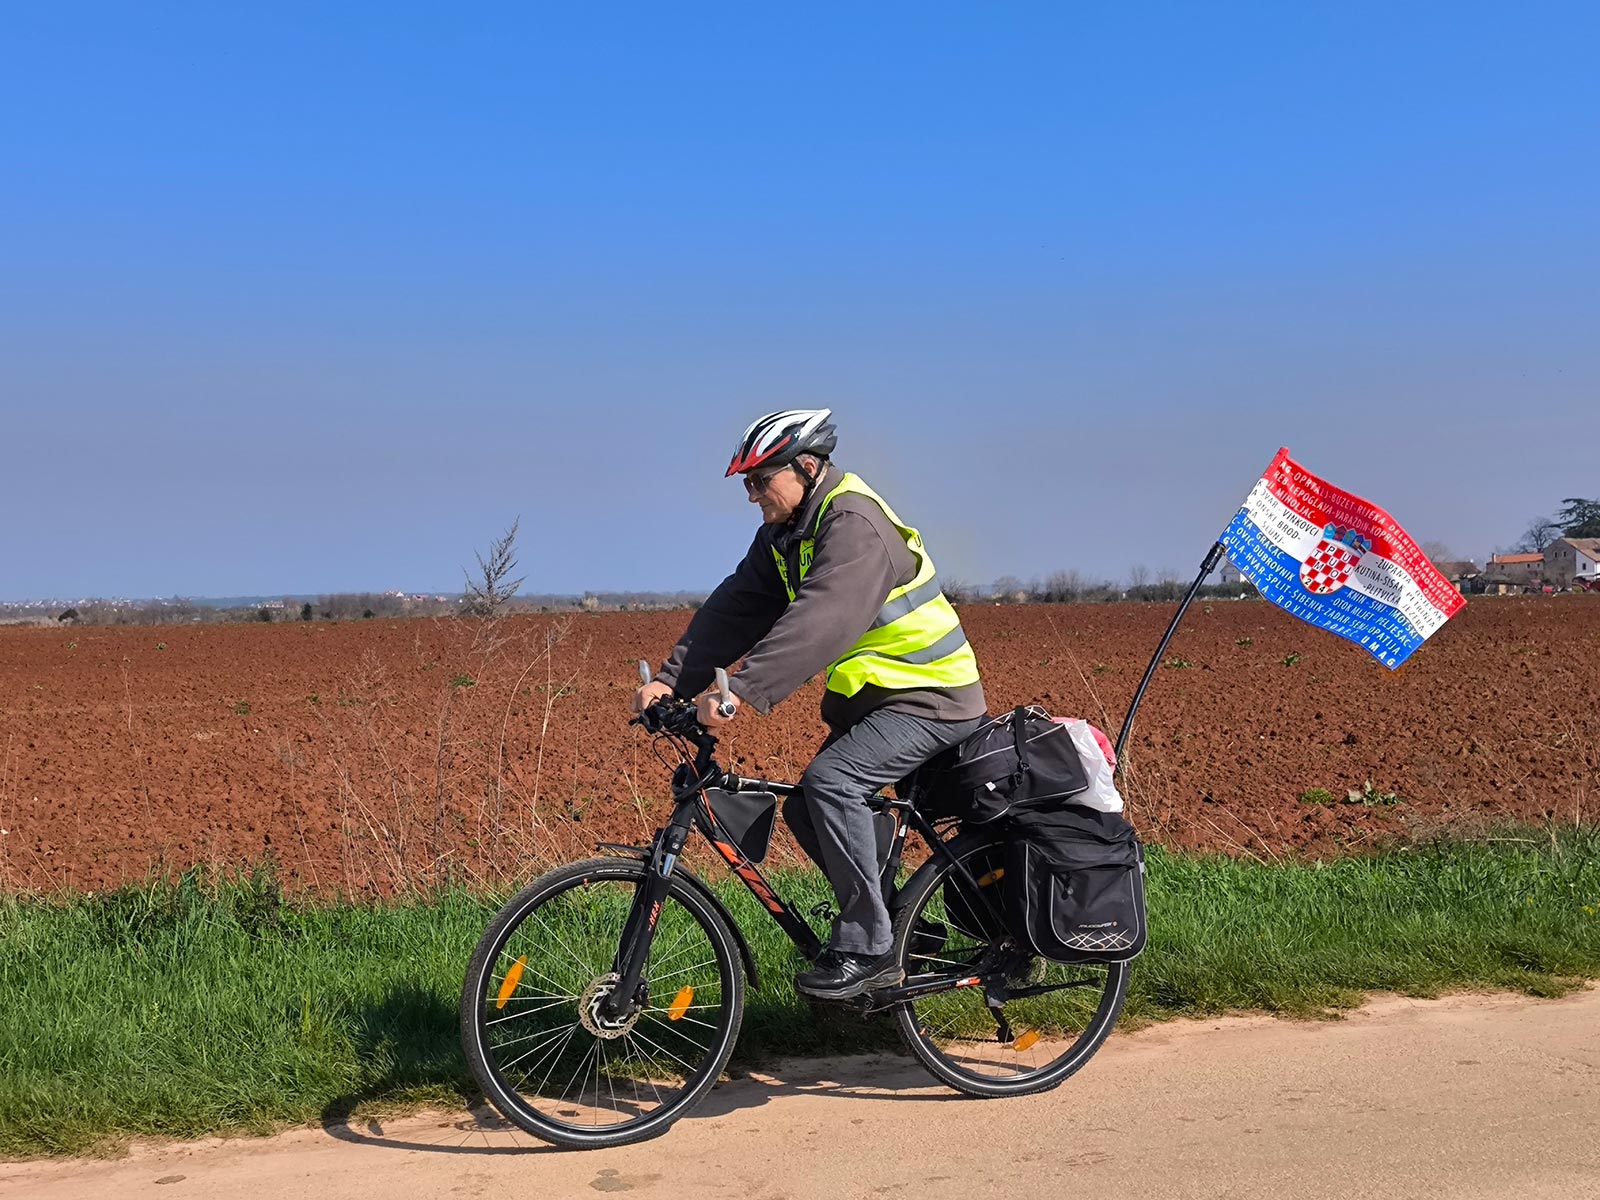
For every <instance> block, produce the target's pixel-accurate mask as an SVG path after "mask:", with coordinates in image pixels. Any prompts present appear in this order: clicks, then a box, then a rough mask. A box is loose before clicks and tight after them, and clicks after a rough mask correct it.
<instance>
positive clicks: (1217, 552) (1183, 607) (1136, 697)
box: [1117, 542, 1223, 771]
mask: <svg viewBox="0 0 1600 1200" xmlns="http://www.w3.org/2000/svg"><path fill="white" fill-rule="evenodd" d="M1222 553H1223V550H1222V543H1221V542H1218V543H1217V544H1216V545H1214V546H1212V547H1211V550H1210V552H1209V553H1208V554H1207V555H1206V560H1205V562H1203V563H1201V564H1200V574H1198V575H1196V576H1195V577H1194V582H1193V583H1191V584H1190V585H1189V591H1188V593H1187V594H1186V595H1185V596H1184V598H1183V603H1182V604H1180V605H1178V611H1177V612H1175V613H1173V614H1172V624H1170V625H1168V626H1167V632H1166V633H1164V634H1163V635H1162V636H1161V644H1160V645H1159V646H1157V647H1156V652H1155V654H1154V655H1153V656H1152V657H1151V659H1150V665H1149V666H1148V667H1146V668H1145V669H1144V678H1143V679H1141V680H1139V690H1138V691H1136V692H1135V693H1134V694H1133V703H1132V704H1130V705H1128V715H1127V716H1126V717H1125V718H1124V719H1123V722H1122V732H1121V733H1119V734H1117V769H1118V770H1119V771H1120V770H1121V769H1122V750H1123V747H1124V746H1126V745H1127V744H1128V735H1129V734H1130V733H1132V732H1133V718H1134V714H1136V713H1137V712H1138V711H1139V702H1140V701H1141V700H1143V699H1144V690H1145V688H1147V687H1149V686H1150V677H1151V676H1152V675H1154V674H1155V673H1156V667H1158V666H1160V665H1161V656H1162V655H1163V654H1165V653H1166V652H1167V643H1168V642H1170V641H1171V640H1172V635H1173V634H1174V633H1176V632H1177V629H1178V622H1179V621H1181V620H1183V614H1184V613H1186V612H1188V611H1189V605H1190V604H1192V603H1193V602H1194V598H1195V596H1196V595H1197V594H1198V593H1199V591H1200V585H1201V584H1203V583H1205V581H1206V576H1207V575H1210V574H1211V572H1213V571H1215V570H1216V569H1217V564H1218V563H1220V562H1221V561H1222Z"/></svg>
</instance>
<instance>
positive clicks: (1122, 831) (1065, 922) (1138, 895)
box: [1003, 805, 1146, 962]
mask: <svg viewBox="0 0 1600 1200" xmlns="http://www.w3.org/2000/svg"><path fill="white" fill-rule="evenodd" d="M1005 825H1006V837H1005V864H1006V866H1005V888H1004V890H1003V897H1004V901H1005V909H1006V923H1007V924H1008V925H1010V926H1011V930H1012V932H1013V933H1014V934H1016V936H1017V937H1019V938H1021V939H1022V941H1023V942H1024V943H1026V944H1027V945H1028V946H1030V947H1031V948H1032V949H1033V950H1034V951H1035V952H1037V953H1038V954H1040V955H1042V956H1043V957H1045V958H1049V959H1054V960H1055V961H1057V962H1126V961H1127V960H1129V959H1131V958H1133V957H1135V956H1136V955H1138V954H1139V952H1140V951H1142V950H1143V949H1144V946H1145V938H1146V925H1145V908H1144V847H1143V846H1141V845H1140V844H1139V839H1138V838H1137V837H1136V836H1135V835H1134V832H1133V826H1131V825H1129V824H1128V823H1127V822H1126V821H1124V820H1123V819H1122V817H1121V816H1119V815H1118V814H1116V813H1106V812H1096V811H1095V810H1094V809H1089V808H1082V807H1079V806H1077V805H1065V806H1062V807H1061V808H1059V809H1055V810H1053V811H1049V812H1045V811H1026V812H1017V813H1014V814H1013V815H1012V816H1010V817H1008V818H1007V819H1006V821H1005Z"/></svg>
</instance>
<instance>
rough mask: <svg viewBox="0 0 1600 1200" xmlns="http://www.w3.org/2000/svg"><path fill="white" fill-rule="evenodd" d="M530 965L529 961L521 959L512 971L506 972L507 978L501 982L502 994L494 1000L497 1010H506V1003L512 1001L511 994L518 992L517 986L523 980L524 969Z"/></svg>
mask: <svg viewBox="0 0 1600 1200" xmlns="http://www.w3.org/2000/svg"><path fill="white" fill-rule="evenodd" d="M527 965H528V960H527V959H525V958H519V959H517V961H516V962H514V963H512V964H511V970H509V971H507V972H506V977H505V978H504V979H502V980H501V981H500V994H499V995H498V996H496V997H495V998H494V1006H495V1007H496V1008H504V1007H505V1006H506V1001H507V1000H509V999H511V993H512V992H514V991H516V990H517V984H518V983H519V982H520V981H521V979H522V968H523V967H525V966H527Z"/></svg>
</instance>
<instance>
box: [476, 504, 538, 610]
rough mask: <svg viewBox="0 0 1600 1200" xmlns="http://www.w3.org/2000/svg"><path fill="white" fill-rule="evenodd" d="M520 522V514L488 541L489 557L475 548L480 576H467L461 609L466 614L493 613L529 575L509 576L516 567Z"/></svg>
mask: <svg viewBox="0 0 1600 1200" xmlns="http://www.w3.org/2000/svg"><path fill="white" fill-rule="evenodd" d="M521 523H522V518H521V517H518V518H517V519H516V520H514V521H512V522H511V528H510V529H508V530H506V531H505V533H504V534H502V535H501V536H500V537H497V538H495V539H494V541H492V542H490V543H489V557H488V558H485V557H484V556H483V555H481V554H476V552H474V553H475V557H476V558H477V560H478V577H477V578H476V579H475V578H473V577H472V576H470V575H468V576H467V587H466V591H465V592H464V593H463V595H462V597H461V611H462V613H463V614H464V615H465V616H469V617H492V616H494V615H495V613H497V612H498V611H499V610H500V609H501V608H502V607H504V605H505V602H506V601H507V600H509V599H511V597H512V596H514V595H516V592H517V589H518V588H519V587H521V586H522V581H523V579H525V578H526V576H518V577H517V578H516V579H508V578H507V576H509V575H510V574H511V572H512V571H514V570H516V567H517V554H516V547H517V527H518V526H519V525H520V524H521Z"/></svg>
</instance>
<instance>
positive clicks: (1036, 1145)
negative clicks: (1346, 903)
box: [0, 989, 1600, 1200]
mask: <svg viewBox="0 0 1600 1200" xmlns="http://www.w3.org/2000/svg"><path fill="white" fill-rule="evenodd" d="M609 1192H630V1193H632V1194H633V1195H635V1196H638V1197H641V1198H643V1197H653V1196H668V1195H673V1196H694V1197H723V1196H728V1197H735V1196H736V1197H750V1198H752V1200H788V1198H791V1197H793V1198H798V1197H811V1196H825V1197H829V1198H830V1200H832V1198H838V1197H878V1196H884V1197H896V1196H904V1197H916V1198H919V1200H920V1198H923V1197H945V1196H961V1197H970V1196H972V1195H974V1194H978V1195H1002V1194H1003V1195H1008V1196H1017V1195H1024V1196H1026V1195H1043V1196H1071V1195H1074V1194H1076V1195H1080V1196H1093V1197H1095V1198H1096V1200H1117V1198H1120V1197H1139V1198H1140V1200H1148V1198H1151V1197H1162V1198H1184V1197H1202V1196H1203V1197H1229V1198H1238V1200H1242V1198H1244V1197H1294V1198H1295V1200H1312V1198H1316V1197H1340V1198H1341V1200H1348V1198H1364V1197H1396V1196H1406V1197H1412V1196H1415V1197H1424V1196H1426V1197H1473V1198H1483V1200H1489V1198H1493V1200H1507V1198H1515V1200H1539V1198H1543V1197H1552V1198H1554V1197H1560V1198H1561V1200H1584V1198H1588V1197H1597V1198H1600V990H1594V989H1592V990H1590V991H1588V992H1585V993H1582V994H1580V995H1576V996H1572V997H1569V998H1567V999H1565V1000H1560V1001H1546V1002H1541V1001H1532V1000H1528V999H1525V998H1522V997H1509V996H1495V997H1455V998H1451V999H1446V1000H1442V1001H1408V1000H1399V999H1382V1000H1378V1001H1375V1002H1374V1003H1372V1004H1370V1005H1369V1006H1367V1007H1366V1008H1365V1009H1363V1010H1361V1011H1360V1012H1357V1013H1355V1014H1353V1015H1351V1016H1350V1017H1349V1018H1347V1019H1346V1020H1344V1021H1340V1022H1336V1023H1315V1024H1312V1023H1291V1022H1280V1021H1272V1020H1268V1019H1260V1018H1247V1019H1229V1020H1222V1021H1205V1022H1183V1023H1179V1024H1174V1025H1166V1026H1160V1027H1157V1028H1154V1029H1150V1030H1146V1031H1144V1032H1142V1033H1138V1034H1133V1035H1128V1036H1122V1037H1114V1038H1113V1039H1112V1041H1111V1043H1110V1044H1109V1045H1108V1046H1107V1047H1106V1048H1105V1049H1104V1050H1102V1051H1101V1053H1100V1055H1099V1056H1098V1057H1097V1058H1096V1059H1095V1061H1094V1062H1092V1063H1091V1064H1090V1065H1089V1066H1088V1067H1087V1068H1085V1070H1084V1071H1083V1073H1081V1074H1080V1075H1078V1076H1077V1077H1076V1078H1075V1079H1073V1080H1070V1081H1069V1082H1068V1083H1067V1085H1066V1086H1064V1087H1063V1088H1061V1089H1059V1090H1058V1091H1056V1092H1053V1093H1051V1094H1049V1095H1046V1096H1043V1097H1034V1098H1031V1099H1021V1100H1007V1101H986V1102H984V1101H969V1100H962V1099H958V1098H955V1097H953V1096H951V1095H950V1094H949V1093H946V1092H943V1091H941V1090H940V1089H938V1088H936V1087H930V1086H929V1085H928V1077H927V1076H925V1075H923V1074H922V1073H921V1071H920V1070H919V1069H918V1068H917V1067H916V1066H915V1065H913V1064H911V1063H910V1062H908V1061H906V1060H903V1059H895V1058H853V1059H840V1060H832V1061H825V1062H808V1063H794V1064H787V1065H785V1066H783V1067H782V1068H781V1069H774V1070H773V1071H772V1072H771V1073H764V1072H763V1073H758V1074H756V1075H753V1076H751V1077H748V1078H742V1079H739V1080H736V1081H733V1082H729V1083H724V1084H723V1085H721V1086H720V1087H719V1088H718V1089H717V1090H716V1091H715V1092H713V1093H712V1096H711V1098H710V1099H709V1101H708V1102H707V1103H706V1105H705V1106H704V1107H703V1108H702V1109H701V1110H700V1112H699V1113H698V1114H696V1115H695V1116H694V1117H692V1118H690V1119H686V1120H684V1121H681V1122H679V1124H678V1125H677V1126H676V1127H675V1128H674V1129H673V1130H672V1131H671V1132H670V1133H668V1134H667V1135H666V1136H665V1137H664V1138H661V1139H658V1140H656V1141H652V1142H647V1143H644V1144H643V1145H638V1146H630V1147H625V1148H624V1149H621V1150H614V1151H590V1152H587V1153H568V1152H561V1151H555V1150H552V1149H549V1148H545V1147H542V1146H540V1145H539V1144H538V1143H535V1142H532V1141H531V1140H529V1139H528V1138H526V1137H525V1136H523V1135H521V1134H520V1133H516V1132H513V1131H507V1130H505V1129H503V1128H501V1127H499V1126H498V1124H497V1123H495V1122H492V1121H488V1120H485V1121H484V1122H482V1123H480V1122H479V1121H478V1120H477V1119H475V1118H473V1117H471V1116H469V1115H467V1114H462V1113H434V1114H425V1115H422V1116H417V1117H409V1118H406V1119H403V1120H394V1121H385V1122H383V1123H381V1124H379V1123H376V1122H373V1123H365V1122H356V1123H354V1124H352V1125H347V1126H341V1127H338V1128H334V1129H328V1130H323V1129H317V1130H302V1131H297V1132H294V1133H290V1134H286V1135H283V1136H281V1137H276V1138H271V1139H264V1140H232V1141H210V1142H202V1143H192V1144H184V1145H168V1146H159V1147H158V1146H141V1147H139V1148H138V1149H136V1150H135V1151H134V1152H133V1154H132V1155H130V1156H129V1157H128V1158H125V1159H122V1160H119V1161H114V1162H87V1161H74V1162H50V1163H43V1162H41V1163H11V1164H0V1194H4V1195H6V1196H8V1197H12V1196H15V1197H60V1198H63V1200H65V1198H67V1197H71V1198H73V1200H80V1198H82V1197H98V1196H110V1197H116V1198H117V1200H134V1198H135V1197H145V1196H150V1197H158V1198H159V1200H180V1198H181V1197H185V1196H194V1197H202V1196H203V1197H208V1198H209V1197H224V1196H228V1197H231V1196H262V1197H272V1196H316V1197H331V1198H335V1200H338V1198H343V1197H362V1198H364V1200H365V1198H368V1197H372V1196H375V1195H376V1196H391V1195H400V1196H403V1197H405V1200H421V1198H423V1197H431V1196H452V1197H453V1196H461V1197H476V1196H493V1197H504V1196H519V1197H552V1196H590V1195H594V1194H596V1193H609Z"/></svg>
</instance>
